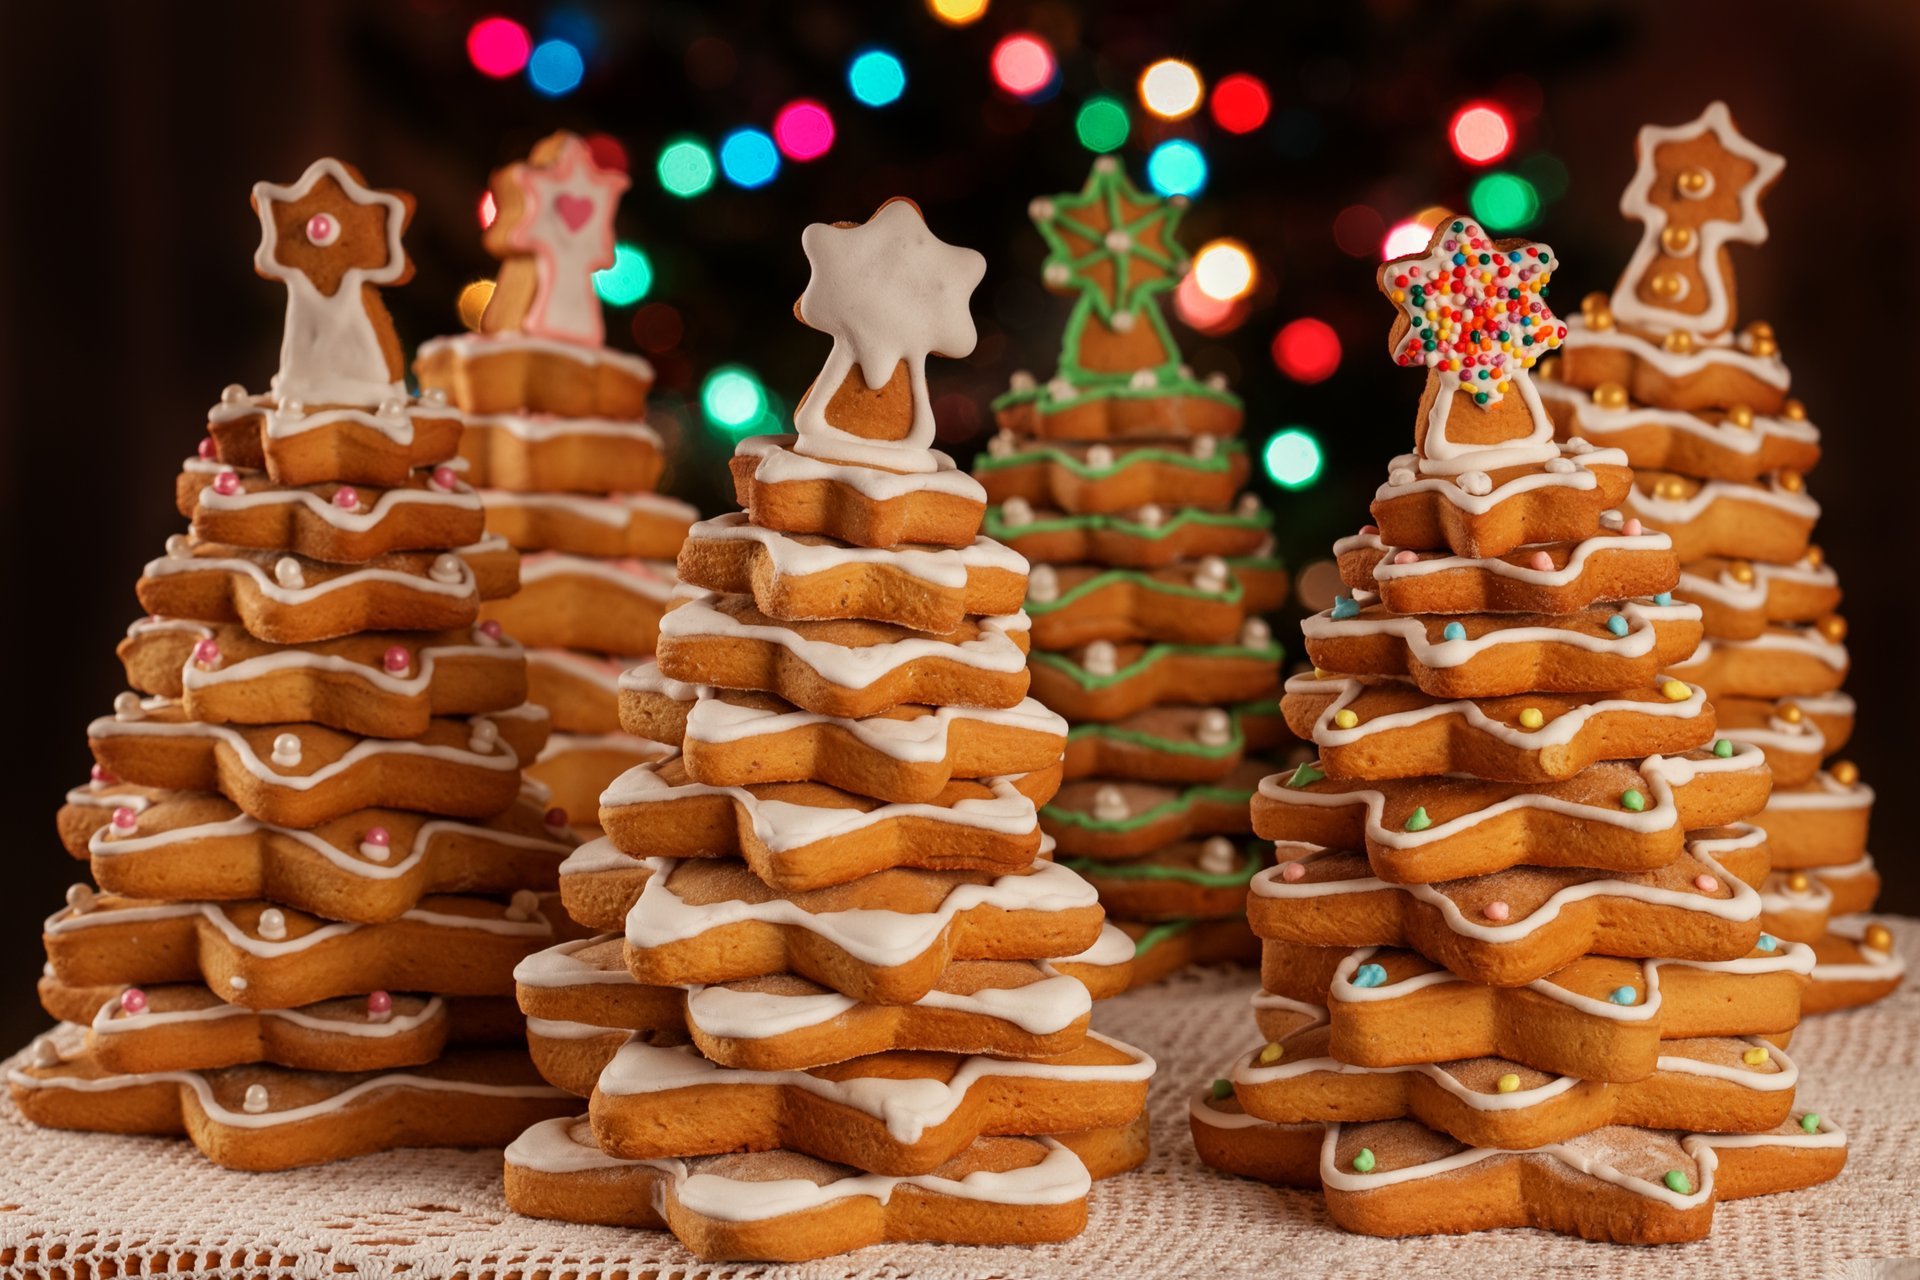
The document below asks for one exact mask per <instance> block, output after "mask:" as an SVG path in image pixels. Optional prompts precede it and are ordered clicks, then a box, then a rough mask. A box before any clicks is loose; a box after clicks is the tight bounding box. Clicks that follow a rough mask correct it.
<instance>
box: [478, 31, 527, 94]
mask: <svg viewBox="0 0 1920 1280" xmlns="http://www.w3.org/2000/svg"><path fill="white" fill-rule="evenodd" d="M532 56H533V37H532V36H529V35H528V34H527V29H526V28H525V27H523V26H521V25H520V24H519V23H517V22H515V21H514V20H513V19H512V18H482V19H480V21H478V22H476V23H474V24H473V26H472V27H471V28H470V29H469V30H468V31H467V57H468V58H469V59H470V60H471V61H472V63H473V66H474V70H476V71H478V72H479V73H480V74H481V75H483V76H492V77H493V78H494V79H495V80H502V79H505V78H506V77H507V76H512V75H518V74H520V72H521V71H523V70H525V69H526V65H527V59H528V58H530V57H532Z"/></svg>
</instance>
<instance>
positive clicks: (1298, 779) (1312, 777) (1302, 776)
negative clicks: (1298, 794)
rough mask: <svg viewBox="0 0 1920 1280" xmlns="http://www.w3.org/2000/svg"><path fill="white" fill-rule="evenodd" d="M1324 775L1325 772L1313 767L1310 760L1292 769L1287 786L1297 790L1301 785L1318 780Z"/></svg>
mask: <svg viewBox="0 0 1920 1280" xmlns="http://www.w3.org/2000/svg"><path fill="white" fill-rule="evenodd" d="M1326 776H1327V775H1326V774H1324V773H1322V772H1321V771H1320V770H1318V769H1316V768H1314V767H1313V764H1312V762H1311V761H1308V762H1306V763H1304V764H1302V765H1301V766H1300V767H1299V768H1298V769H1295V770H1294V771H1293V776H1292V777H1291V778H1288V779H1287V786H1288V787H1290V788H1292V789H1293V790H1295V791H1298V790H1299V789H1300V788H1301V787H1304V786H1307V785H1309V784H1310V783H1315V782H1318V781H1320V779H1322V778H1324V777H1326Z"/></svg>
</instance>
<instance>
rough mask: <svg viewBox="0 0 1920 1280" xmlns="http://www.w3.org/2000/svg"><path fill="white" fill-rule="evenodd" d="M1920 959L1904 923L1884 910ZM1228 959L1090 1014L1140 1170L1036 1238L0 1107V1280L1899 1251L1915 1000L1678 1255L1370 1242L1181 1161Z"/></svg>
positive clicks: (734, 1273) (1706, 1262)
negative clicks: (707, 1259) (685, 1209)
mask: <svg viewBox="0 0 1920 1280" xmlns="http://www.w3.org/2000/svg"><path fill="white" fill-rule="evenodd" d="M1890 923H1891V924H1892V926H1893V928H1894V930H1895V933H1896V937H1897V939H1898V945H1899V947H1900V950H1901V952H1902V954H1905V955H1908V956H1913V955H1916V954H1920V921H1898V920H1896V921H1891V922H1890ZM1253 986H1254V978H1253V976H1252V974H1251V973H1250V972H1249V971H1246V970H1207V971H1202V972H1196V973H1192V974H1188V975H1184V976H1182V977H1179V978H1176V979H1174V980H1172V981H1170V982H1167V983H1163V984H1161V985H1159V986H1156V987H1152V988H1149V989H1147V990H1144V991H1139V992H1134V993H1131V994H1129V995H1126V996H1122V997H1120V998H1118V999H1116V1000H1112V1001H1109V1002H1107V1003H1106V1004H1104V1005H1102V1006H1101V1007H1100V1009H1099V1010H1098V1012H1097V1013H1096V1015H1095V1020H1096V1022H1097V1023H1098V1025H1099V1026H1100V1028H1101V1029H1102V1030H1104V1031H1106V1032H1107V1033H1109V1034H1111V1035H1115V1036H1118V1037H1120V1038H1121V1039H1124V1040H1127V1041H1130V1042H1132V1043H1134V1044H1137V1045H1139V1046H1141V1047H1142V1048H1144V1049H1146V1050H1148V1051H1149V1052H1151V1053H1152V1054H1153V1055H1154V1056H1155V1057H1156V1058H1157V1059H1158V1060H1159V1063H1160V1072H1159V1075H1158V1076H1157V1077H1156V1078H1155V1080H1154V1082H1153V1093H1152V1103H1151V1106H1152V1113H1153V1145H1154V1151H1153V1157H1152V1159H1151V1160H1149V1162H1148V1163H1147V1165H1146V1166H1145V1167H1144V1168H1143V1169H1141V1170H1140V1171H1138V1172H1136V1173H1132V1174H1128V1175H1125V1176H1122V1177H1119V1178H1115V1179H1112V1180H1109V1181H1107V1182H1102V1183H1097V1184H1095V1188H1094V1193H1093V1197H1092V1202H1091V1220H1090V1222H1089V1224H1088V1227H1087V1230H1086V1232H1085V1233H1084V1234H1083V1235H1082V1236H1080V1237H1079V1238H1078V1239H1077V1240H1074V1241H1072V1242H1070V1243H1068V1244H1063V1245H1056V1246H1046V1247H1040V1248H1031V1249H1028V1248H1005V1249H991V1248H957V1247H946V1246H940V1247H933V1246H907V1247H879V1248H873V1249H867V1250H863V1251H861V1252H858V1253H854V1254H848V1255H845V1256H842V1257H838V1258H830V1259H826V1260H823V1261H820V1262H814V1263H807V1264H802V1265H798V1266H784V1267H772V1266H765V1265H758V1264H755V1265H740V1264H735V1265H710V1264H702V1263H698V1262H696V1261H694V1260H693V1259H692V1258H690V1257H689V1256H688V1255H687V1254H686V1253H685V1252H684V1251H682V1250H681V1249H679V1248H678V1247H676V1246H675V1244H674V1242H673V1240H672V1238H671V1237H669V1236H667V1235H665V1234H664V1233H658V1232H644V1231H628V1230H618V1229H612V1228H599V1227H581V1226H573V1225H570V1224H566V1223H555V1222H542V1221H537V1220H534V1219H530V1218H523V1217H519V1216H518V1215H516V1214H514V1213H512V1212H510V1211H509V1210H508V1209H507V1206H506V1202H505V1200H504V1199H503V1198H502V1195H501V1190H500V1154H499V1152H497V1151H411V1152H393V1153H389V1154H384V1155H376V1156H368V1157H365V1158H362V1159H359V1160H351V1161H347V1162H344V1163H341V1164H336V1165H330V1166H324V1167H321V1168H316V1169H301V1170H294V1171H292V1172H288V1173H276V1174H245V1173H233V1172H229V1171H226V1170H221V1169H217V1168H214V1167H213V1166H211V1165H209V1164H208V1163H207V1162H206V1161H205V1160H203V1159H202V1158H201V1157H200V1156H199V1155H198V1154H197V1153H196V1152H194V1150H193V1149H192V1148H191V1147H190V1146H188V1145H187V1144H186V1143H185V1142H184V1141H173V1140H162V1139H153V1138H123V1137H116V1136H108V1135H97V1134H77V1133H57V1132H50V1131H45V1130H40V1129H36V1128H34V1127H33V1126H31V1125H29V1124H27V1123H26V1122H25V1121H24V1120H22V1119H21V1117H20V1114H19V1112H18V1111H17V1110H15V1108H14V1107H13V1105H12V1103H11V1102H10V1101H7V1102H4V1103H0V1275H23V1274H36V1275H43V1274H44V1275H52V1276H74V1275H83V1274H85V1275H100V1274H116V1273H117V1274H129V1273H131V1274H149V1273H154V1272H165V1271H172V1272H175V1273H190V1274H194V1275H201V1276H208V1277H215V1278H217V1280H234V1278H237V1277H242V1276H249V1277H250V1276H301V1277H305V1276H312V1277H322V1276H326V1277H336V1276H341V1275H351V1276H366V1277H389V1276H405V1277H408V1280H429V1278H430V1277H439V1276H465V1277H471V1278H473V1280H493V1278H496V1277H499V1278H506V1277H533V1276H554V1277H562V1276H565V1277H579V1278H580V1280H595V1278H598V1277H623V1276H633V1277H638V1276H644V1275H657V1276H661V1277H674V1278H680V1277H686V1278H689V1280H691V1278H693V1277H749V1276H751V1277H755V1278H762V1277H764V1278H766V1280H773V1278H774V1277H820V1278H827V1277H832V1278H836V1280H838V1278H842V1277H847V1278H851V1277H865V1276H873V1277H889V1278H899V1277H908V1276H911V1277H914V1278H915V1280H949V1278H956V1277H976V1276H977V1277H989V1276H991V1277H1005V1278H1006V1280H1025V1278H1028V1277H1034V1278H1038V1277H1054V1276H1096V1275H1097V1276H1126V1277H1128V1278H1129V1280H1135V1278H1137V1277H1155V1276H1209V1277H1239V1276H1246V1277H1256V1276H1257V1277H1261V1280H1271V1278H1272V1277H1274V1276H1286V1277H1288V1278H1289V1280H1295V1278H1305V1277H1315V1276H1322V1275H1328V1276H1331V1275H1340V1276H1356V1275H1361V1276H1364V1275H1408V1276H1428V1275H1452V1276H1462V1277H1464V1276H1472V1275H1482V1276H1490V1277H1491V1276H1507V1275H1577V1276H1582V1277H1613V1276H1643V1275H1644V1276H1676V1275H1691V1276H1720V1275H1741V1276H1755V1277H1773V1278H1784V1277H1791V1276H1816V1277H1828V1276H1837V1277H1853V1276H1859V1277H1866V1276H1873V1275H1890V1274H1911V1272H1909V1271H1906V1270H1905V1269H1902V1268H1898V1267H1890V1266H1887V1265H1885V1264H1884V1263H1882V1262H1879V1261H1877V1260H1884V1259H1897V1258H1912V1257H1915V1256H1920V1161H1916V1159H1915V1152H1914V1150H1913V1148H1912V1147H1910V1146H1909V1145H1908V1144H1909V1143H1911V1142H1912V1141H1913V1140H1914V1139H1915V1137H1916V1135H1920V1065H1917V1064H1920V988H1916V987H1915V986H1914V985H1913V984H1912V983H1909V984H1908V985H1907V986H1906V987H1904V988H1903V989H1902V990H1901V991H1900V992H1898V993H1897V994H1896V995H1894V996H1893V997H1892V998H1890V999H1888V1000H1886V1001H1885V1002H1883V1003H1881V1004H1879V1005H1877V1006H1874V1007H1872V1008H1868V1009H1864V1010H1859V1011H1856V1012H1852V1013H1841V1014H1833V1015H1829V1016H1827V1017H1824V1018H1819V1019H1815V1020H1812V1021H1810V1022H1809V1023H1807V1024H1806V1025H1804V1026H1803V1027H1802V1028H1801V1030H1800V1031H1799V1033H1798V1034H1797V1035H1796V1036H1795V1038H1794V1042H1793V1053H1794V1058H1795V1060H1796V1061H1797V1062H1799V1064H1800V1066H1801V1072H1802V1078H1801V1090H1800V1098H1801V1100H1802V1102H1803V1104H1804V1105H1806V1106H1808V1107H1812V1108H1815V1109H1817V1110H1819V1111H1821V1112H1822V1113H1823V1114H1825V1115H1827V1116H1829V1117H1831V1118H1832V1119H1833V1120H1835V1121H1836V1122H1837V1123H1839V1124H1840V1125H1841V1126H1842V1127H1844V1128H1845V1129H1846V1130H1847V1131H1848V1134H1849V1135H1850V1137H1851V1140H1852V1154H1851V1156H1850V1158H1849V1160H1848V1163H1847V1168H1846V1171H1845V1172H1844V1173H1843V1174H1842V1175H1841V1177H1840V1179H1839V1181H1837V1182H1835V1183H1833V1184H1832V1185H1829V1186H1826V1187H1818V1188H1814V1189H1812V1190H1810V1191H1802V1192H1795V1193H1792V1194H1790V1195H1784V1196H1775V1197H1770V1198H1763V1199H1758V1200H1750V1201H1745V1202H1740V1203H1735V1204H1730V1205H1722V1206H1720V1208H1719V1210H1718V1212H1717V1214H1716V1218H1715V1222H1714V1230H1713V1235H1712V1236H1711V1238H1709V1239H1708V1240H1705V1241H1703V1242H1700V1243H1698V1244H1691V1245H1682V1246H1670V1247H1665V1248H1659V1249H1641V1248H1631V1247H1624V1246H1614V1245H1600V1244H1590V1243H1586V1242H1583V1241H1578V1240H1567V1239H1563V1238H1561V1237H1558V1236H1554V1235H1550V1234H1547V1233H1545V1232H1539V1231H1500V1232H1487V1233H1482V1234H1480V1235H1474V1236H1462V1237H1438V1238H1422V1239H1406V1240H1376V1239H1369V1238H1366V1237H1362V1236H1353V1235H1348V1234H1346V1233H1345V1232H1342V1231H1340V1230H1339V1229H1338V1228H1336V1227H1335V1226H1333V1225H1332V1223H1331V1221H1330V1220H1329V1219H1328V1217H1327V1215H1326V1212H1325V1209H1324V1208H1323V1206H1322V1204H1321V1201H1320V1197H1319V1196H1318V1194H1315V1193H1308V1192H1299V1191H1275V1190H1272V1189H1270V1188H1267V1187H1264V1186H1261V1185H1259V1184H1257V1183H1251V1182H1244V1181H1240V1180H1238V1179H1234V1178H1229V1177H1225V1176H1222V1175H1220V1174H1216V1173H1215V1172H1213V1171H1212V1170H1210V1169H1208V1168H1206V1167H1205V1166H1203V1165H1201V1164H1200V1163H1199V1161H1198V1160H1197V1159H1196V1158H1195V1156H1194V1153H1193V1144H1192V1142H1191V1141H1190V1140H1189V1138H1188V1130H1187V1100H1188V1098H1189V1097H1190V1096H1191V1095H1192V1094H1193V1092H1194V1091H1195V1090H1196V1089H1198V1088H1199V1087H1200V1086H1201V1085H1202V1084H1203V1083H1204V1082H1206V1081H1208V1080H1210V1079H1212V1078H1213V1077H1214V1076H1215V1075H1216V1074H1218V1072H1219V1068H1220V1067H1221V1066H1222V1064H1223V1063H1224V1062H1225V1061H1226V1060H1227V1059H1228V1058H1229V1057H1231V1056H1232V1055H1233V1054H1234V1053H1236V1052H1238V1051H1239V1050H1241V1049H1243V1048H1246V1047H1249V1046H1250V1045H1251V1044H1252V1043H1254V1041H1255V1040H1256V1039H1257V1033H1256V1032H1255V1030H1254V1028H1253V1022H1252V1018H1251V1016H1250V1015H1249V1013H1248V1009H1247V997H1248V995H1249V993H1250V992H1251V991H1252V989H1253Z"/></svg>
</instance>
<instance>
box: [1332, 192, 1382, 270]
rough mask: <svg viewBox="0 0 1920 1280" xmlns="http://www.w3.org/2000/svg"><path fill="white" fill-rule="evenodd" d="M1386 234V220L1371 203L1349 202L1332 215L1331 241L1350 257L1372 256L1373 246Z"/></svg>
mask: <svg viewBox="0 0 1920 1280" xmlns="http://www.w3.org/2000/svg"><path fill="white" fill-rule="evenodd" d="M1386 234H1387V224H1386V221H1385V220H1384V219H1383V218H1381V216H1380V211H1379V210H1378V209H1375V208H1374V207H1373V206H1372V205H1368V204H1350V205H1348V206H1347V207H1346V208H1344V209H1342V210H1341V211H1340V212H1339V213H1337V214H1335V215H1334V216H1333V242H1334V243H1335V244H1337V245H1339V246H1340V252H1342V253H1344V254H1347V255H1349V256H1351V257H1355V258H1370V257H1372V256H1373V250H1374V247H1375V246H1376V245H1378V244H1379V243H1380V238H1381V237H1382V236H1384V235H1386Z"/></svg>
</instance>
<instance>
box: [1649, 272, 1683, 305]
mask: <svg viewBox="0 0 1920 1280" xmlns="http://www.w3.org/2000/svg"><path fill="white" fill-rule="evenodd" d="M1683 287H1684V285H1683V284H1682V282H1681V279H1680V276H1679V274H1678V273H1676V272H1672V271H1661V272H1658V273H1656V274H1655V275H1654V277H1653V279H1651V280H1649V281H1647V291H1648V292H1649V293H1651V294H1652V295H1653V296H1654V297H1656V298H1661V299H1664V300H1667V301H1672V300H1673V299H1675V298H1677V297H1679V296H1680V290H1681V289H1682V288H1683Z"/></svg>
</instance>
